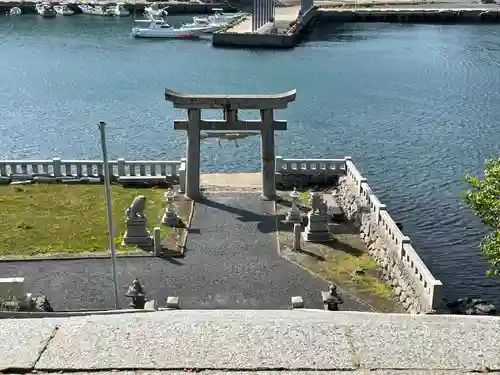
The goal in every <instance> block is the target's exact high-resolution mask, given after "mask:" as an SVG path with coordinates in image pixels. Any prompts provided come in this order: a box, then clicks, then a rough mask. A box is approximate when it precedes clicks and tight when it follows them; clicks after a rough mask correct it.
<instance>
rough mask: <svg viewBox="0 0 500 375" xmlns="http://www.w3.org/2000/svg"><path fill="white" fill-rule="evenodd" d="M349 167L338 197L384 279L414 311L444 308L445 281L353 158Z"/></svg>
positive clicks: (424, 311) (410, 309)
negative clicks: (428, 264)
mask: <svg viewBox="0 0 500 375" xmlns="http://www.w3.org/2000/svg"><path fill="white" fill-rule="evenodd" d="M346 170H347V173H346V176H343V177H341V178H340V181H339V185H338V190H337V195H336V198H337V200H338V203H339V205H340V206H341V207H342V208H343V210H344V212H345V214H346V217H347V218H348V219H349V220H351V221H352V222H353V224H354V225H355V226H356V227H358V228H359V230H360V236H361V238H362V240H363V241H364V243H365V244H366V246H367V248H368V250H369V253H370V255H371V256H372V257H373V258H374V259H375V261H376V262H377V263H378V264H379V266H380V270H381V276H382V278H383V279H384V280H385V281H386V282H387V283H389V284H390V285H392V286H393V291H394V296H395V297H396V298H397V299H398V300H399V301H400V302H401V304H402V306H403V308H404V309H405V310H406V311H408V312H410V313H415V314H419V313H430V312H433V311H436V310H441V309H442V308H443V300H442V293H443V285H442V283H441V282H440V281H439V280H436V279H435V278H434V277H433V276H432V274H431V273H430V271H429V270H428V269H427V267H426V266H425V264H424V263H423V262H422V260H421V259H420V257H419V256H418V254H417V253H416V251H415V249H413V247H412V246H411V244H410V238H409V237H406V236H404V235H403V233H401V231H400V230H399V228H398V227H397V225H396V223H395V222H394V221H393V220H392V218H391V217H390V215H389V214H388V213H387V211H386V206H385V205H383V204H381V203H380V201H379V200H378V199H377V197H376V196H375V195H374V194H373V192H372V190H371V188H370V187H369V186H368V184H367V182H366V179H365V178H363V177H361V174H360V173H359V171H358V170H357V169H356V167H355V166H354V164H353V163H352V161H351V160H349V158H347V160H346Z"/></svg>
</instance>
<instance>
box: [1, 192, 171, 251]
mask: <svg viewBox="0 0 500 375" xmlns="http://www.w3.org/2000/svg"><path fill="white" fill-rule="evenodd" d="M164 192H165V190H164V189H130V188H123V187H122V186H121V185H112V188H111V198H112V202H113V203H112V204H113V219H114V225H115V243H116V244H117V248H118V250H130V247H124V248H123V249H122V246H121V241H122V238H123V235H124V233H125V230H126V224H125V210H126V209H127V208H128V207H129V206H130V204H131V203H132V201H133V200H134V198H135V197H136V196H137V195H144V196H146V198H147V203H146V215H147V216H148V227H149V228H152V227H154V226H157V225H159V224H160V223H161V216H162V215H163V212H164V210H165V203H164V198H163V194H164ZM0 207H1V208H2V212H1V214H0V256H5V255H24V256H28V255H33V254H41V253H61V252H62V253H78V252H97V251H107V249H108V248H109V246H108V224H107V211H106V201H105V191H104V186H103V185H65V184H34V185H17V186H15V185H7V186H0ZM171 231H172V229H169V228H166V227H163V226H162V235H163V236H166V235H168V234H170V232H171Z"/></svg>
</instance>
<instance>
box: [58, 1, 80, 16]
mask: <svg viewBox="0 0 500 375" xmlns="http://www.w3.org/2000/svg"><path fill="white" fill-rule="evenodd" d="M54 10H55V11H56V13H57V14H59V15H60V16H72V15H73V14H75V11H74V10H72V9H69V8H68V6H67V5H66V4H62V5H55V6H54Z"/></svg>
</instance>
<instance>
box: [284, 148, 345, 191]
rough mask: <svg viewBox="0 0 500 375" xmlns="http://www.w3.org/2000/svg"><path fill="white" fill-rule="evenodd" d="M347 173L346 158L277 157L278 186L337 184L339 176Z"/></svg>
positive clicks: (285, 187) (288, 187)
mask: <svg viewBox="0 0 500 375" xmlns="http://www.w3.org/2000/svg"><path fill="white" fill-rule="evenodd" d="M345 173H346V168H345V160H344V159H306V158H303V159H302V158H301V159H285V158H283V157H281V156H277V157H276V186H277V187H278V188H279V189H290V188H293V187H295V186H302V187H305V186H312V185H329V186H335V185H336V183H337V180H338V178H339V176H343V175H345Z"/></svg>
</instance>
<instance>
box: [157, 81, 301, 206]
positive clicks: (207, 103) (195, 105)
mask: <svg viewBox="0 0 500 375" xmlns="http://www.w3.org/2000/svg"><path fill="white" fill-rule="evenodd" d="M295 96H296V90H292V91H289V92H285V93H282V94H276V95H193V94H182V93H178V92H175V91H172V90H169V89H165V99H166V100H167V101H170V102H172V103H173V105H174V108H183V109H187V112H188V119H187V120H176V121H174V129H175V130H185V131H187V150H186V187H185V194H186V197H188V198H191V199H193V200H196V199H199V198H200V131H202V130H208V131H210V130H211V131H218V132H226V131H227V132H245V131H254V132H255V131H260V134H261V158H262V163H261V173H262V195H263V197H265V198H267V199H274V198H275V197H276V183H275V174H276V155H275V147H274V132H275V131H276V130H286V129H287V123H286V121H280V120H275V119H274V110H276V109H285V108H287V107H288V103H290V102H292V101H294V100H295ZM202 109H221V110H223V111H224V120H203V119H202V118H201V110H202ZM245 109H253V110H255V109H258V110H260V120H249V121H243V120H239V119H238V110H245Z"/></svg>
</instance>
